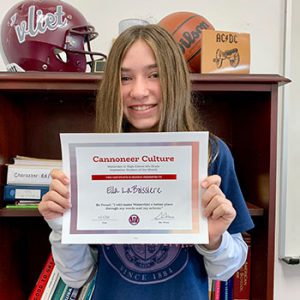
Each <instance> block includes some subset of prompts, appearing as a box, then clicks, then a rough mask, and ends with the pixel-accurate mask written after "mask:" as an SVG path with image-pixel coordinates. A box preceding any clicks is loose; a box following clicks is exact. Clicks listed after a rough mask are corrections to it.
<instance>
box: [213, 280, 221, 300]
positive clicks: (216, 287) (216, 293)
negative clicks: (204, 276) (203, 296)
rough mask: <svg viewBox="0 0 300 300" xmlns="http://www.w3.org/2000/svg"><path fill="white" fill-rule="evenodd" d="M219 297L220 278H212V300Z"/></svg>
mask: <svg viewBox="0 0 300 300" xmlns="http://www.w3.org/2000/svg"><path fill="white" fill-rule="evenodd" d="M220 299H221V280H214V298H213V299H212V300H220Z"/></svg>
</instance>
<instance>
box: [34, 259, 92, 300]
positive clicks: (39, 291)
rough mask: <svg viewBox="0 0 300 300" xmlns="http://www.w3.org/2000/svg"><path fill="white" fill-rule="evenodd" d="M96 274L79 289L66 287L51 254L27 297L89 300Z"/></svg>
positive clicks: (55, 299) (42, 299)
mask: <svg viewBox="0 0 300 300" xmlns="http://www.w3.org/2000/svg"><path fill="white" fill-rule="evenodd" d="M95 280H96V273H95V274H94V276H93V277H92V278H91V280H90V281H88V282H87V283H85V284H84V285H83V286H82V287H81V288H72V287H69V286H67V285H66V284H65V283H64V282H63V280H62V279H61V277H60V275H59V273H58V270H57V268H56V266H55V263H54V260H53V256H52V253H50V255H49V256H48V259H47V261H46V263H45V265H44V268H43V270H42V272H41V274H40V276H39V278H38V280H37V282H36V285H35V287H34V289H33V291H32V292H31V294H30V296H29V300H61V299H63V300H90V299H91V298H92V295H93V291H94V287H95Z"/></svg>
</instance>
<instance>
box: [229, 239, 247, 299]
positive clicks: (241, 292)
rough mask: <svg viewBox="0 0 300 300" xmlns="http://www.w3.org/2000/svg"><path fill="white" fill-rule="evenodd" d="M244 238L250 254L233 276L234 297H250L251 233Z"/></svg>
mask: <svg viewBox="0 0 300 300" xmlns="http://www.w3.org/2000/svg"><path fill="white" fill-rule="evenodd" d="M244 240H245V242H246V243H247V245H248V255H247V259H246V262H245V264H244V265H243V266H242V267H241V268H240V269H239V270H238V271H237V272H236V273H235V274H234V276H233V299H234V300H249V299H250V266H251V240H250V235H245V236H244Z"/></svg>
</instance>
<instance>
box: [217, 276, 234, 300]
mask: <svg viewBox="0 0 300 300" xmlns="http://www.w3.org/2000/svg"><path fill="white" fill-rule="evenodd" d="M219 299H220V300H233V277H231V278H229V279H228V280H226V281H221V287H220V298H219Z"/></svg>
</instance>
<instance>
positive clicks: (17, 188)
mask: <svg viewBox="0 0 300 300" xmlns="http://www.w3.org/2000/svg"><path fill="white" fill-rule="evenodd" d="M61 166H62V162H61V160H55V159H42V158H32V157H26V156H16V157H14V158H13V163H12V164H7V179H6V184H5V185H4V195H3V200H4V203H5V204H6V207H7V208H35V207H37V205H38V203H39V202H40V201H41V199H42V197H43V195H44V194H45V193H47V192H48V190H49V184H50V180H51V176H50V173H51V171H52V170H53V169H56V168H57V169H61Z"/></svg>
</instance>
